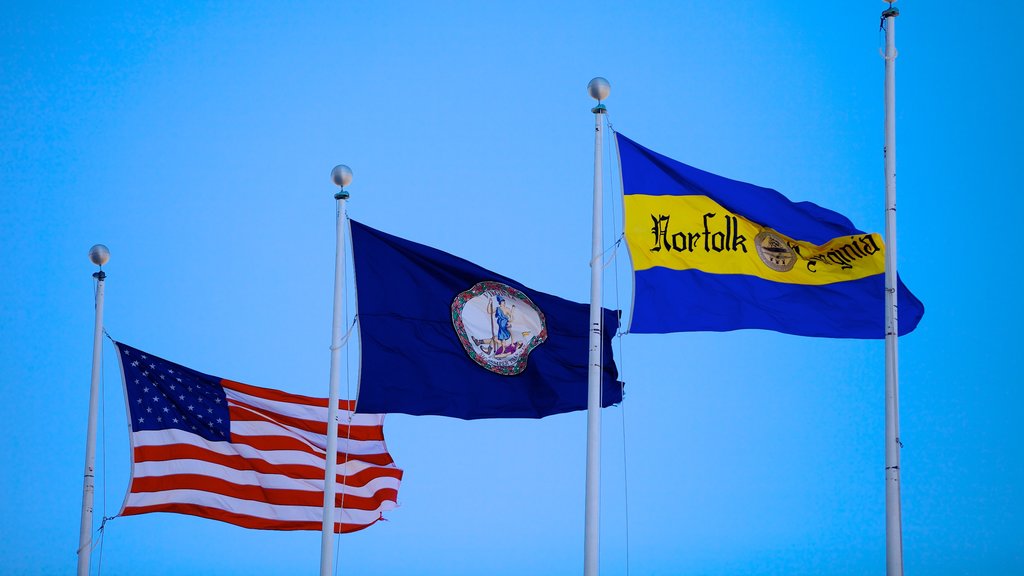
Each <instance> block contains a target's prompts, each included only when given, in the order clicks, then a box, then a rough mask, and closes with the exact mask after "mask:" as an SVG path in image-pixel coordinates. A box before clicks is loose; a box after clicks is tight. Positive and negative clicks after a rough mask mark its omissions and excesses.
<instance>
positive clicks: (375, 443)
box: [231, 420, 387, 454]
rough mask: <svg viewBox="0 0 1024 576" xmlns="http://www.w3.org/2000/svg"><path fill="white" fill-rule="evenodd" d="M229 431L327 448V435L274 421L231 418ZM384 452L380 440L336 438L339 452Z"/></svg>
mask: <svg viewBox="0 0 1024 576" xmlns="http://www.w3.org/2000/svg"><path fill="white" fill-rule="evenodd" d="M231 433H232V434H238V435H241V436H285V437H289V438H295V439H297V440H300V441H302V442H303V443H305V444H306V445H307V446H312V447H313V448H316V449H317V450H318V451H319V452H326V450H327V437H326V436H324V435H323V434H315V433H313V432H307V431H305V430H299V429H298V428H294V427H292V426H285V425H284V424H279V423H276V422H261V421H258V420H238V421H236V420H232V421H231ZM385 452H387V448H385V447H384V442H382V441H380V440H347V439H345V438H339V439H338V453H339V454H346V453H347V454H383V453H385Z"/></svg>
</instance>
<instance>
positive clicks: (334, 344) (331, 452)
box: [320, 164, 352, 576]
mask: <svg viewBox="0 0 1024 576" xmlns="http://www.w3.org/2000/svg"><path fill="white" fill-rule="evenodd" d="M331 181H332V182H334V184H335V185H337V186H338V191H337V192H336V193H335V194H334V199H335V200H336V201H337V204H338V206H337V213H336V214H337V222H336V224H337V240H336V242H335V253H334V316H333V322H332V325H331V384H330V395H329V396H328V401H327V454H326V464H327V465H326V468H325V470H324V516H323V530H322V533H321V538H320V576H330V574H331V568H332V566H331V564H332V555H333V552H334V510H335V505H334V497H335V485H336V478H337V466H338V464H337V460H338V380H339V374H340V371H341V312H342V304H343V302H342V283H343V282H344V278H345V200H347V199H348V196H349V195H348V192H347V191H346V190H345V186H348V185H349V183H350V182H352V170H350V169H349V167H348V166H345V165H343V164H339V165H337V166H335V167H334V169H333V170H331Z"/></svg>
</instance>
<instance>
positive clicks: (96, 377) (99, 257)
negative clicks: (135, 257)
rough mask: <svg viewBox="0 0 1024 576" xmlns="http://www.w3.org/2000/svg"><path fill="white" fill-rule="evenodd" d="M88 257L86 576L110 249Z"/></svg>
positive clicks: (82, 569) (82, 547)
mask: <svg viewBox="0 0 1024 576" xmlns="http://www.w3.org/2000/svg"><path fill="white" fill-rule="evenodd" d="M89 260H90V261H91V262H92V263H93V264H95V265H97V266H99V267H100V270H99V272H96V273H95V274H93V275H92V277H93V278H95V279H96V324H95V326H94V328H93V333H92V384H91V387H90V389H89V421H88V424H87V425H86V433H85V478H84V480H83V481H82V524H81V527H80V531H79V533H78V576H89V563H90V561H91V560H92V502H93V494H94V493H95V492H96V412H97V411H98V407H99V399H100V367H101V366H102V353H103V282H104V281H105V280H106V279H107V274H106V273H105V272H104V271H103V265H104V264H106V263H107V261H108V260H110V250H107V247H106V246H104V245H103V244H97V245H95V246H93V247H92V248H90V249H89Z"/></svg>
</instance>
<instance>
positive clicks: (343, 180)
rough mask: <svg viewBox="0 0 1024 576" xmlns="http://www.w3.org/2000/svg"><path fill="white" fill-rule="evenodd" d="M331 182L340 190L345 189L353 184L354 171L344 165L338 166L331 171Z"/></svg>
mask: <svg viewBox="0 0 1024 576" xmlns="http://www.w3.org/2000/svg"><path fill="white" fill-rule="evenodd" d="M331 182H334V184H335V185H336V186H338V187H339V188H344V187H345V186H348V185H349V184H351V183H352V169H351V168H349V167H348V166H345V165H344V164H338V165H337V166H335V167H334V169H333V170H331Z"/></svg>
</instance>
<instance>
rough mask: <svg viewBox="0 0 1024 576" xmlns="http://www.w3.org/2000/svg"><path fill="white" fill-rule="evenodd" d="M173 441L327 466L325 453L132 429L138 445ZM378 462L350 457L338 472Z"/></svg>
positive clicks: (272, 459) (268, 459)
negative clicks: (254, 445)
mask: <svg viewBox="0 0 1024 576" xmlns="http://www.w3.org/2000/svg"><path fill="white" fill-rule="evenodd" d="M172 444H186V445H191V446H198V447H199V448H203V449H206V450H209V451H211V452H215V453H217V454H223V455H225V456H242V457H243V458H250V459H253V460H263V461H264V462H267V463H268V464H275V465H276V464H280V465H286V464H302V465H306V466H316V467H317V468H319V469H321V470H323V469H324V467H325V466H324V458H323V456H320V455H314V454H310V453H308V452H302V451H299V450H257V449H255V448H253V447H251V446H246V445H245V444H232V443H231V442H223V441H222V442H211V441H210V440H207V439H205V438H203V437H202V436H199V435H197V434H193V433H191V432H185V431H184V430H177V429H174V428H171V429H167V430H140V431H138V432H132V445H133V446H135V447H142V446H167V445H172ZM374 466H378V465H377V464H368V463H366V462H360V461H358V460H349V461H348V462H345V463H339V464H338V474H342V475H346V476H347V475H352V474H355V473H357V472H360V471H362V470H365V469H367V468H371V467H374ZM395 467H396V466H395V465H394V464H388V465H387V468H395Z"/></svg>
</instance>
